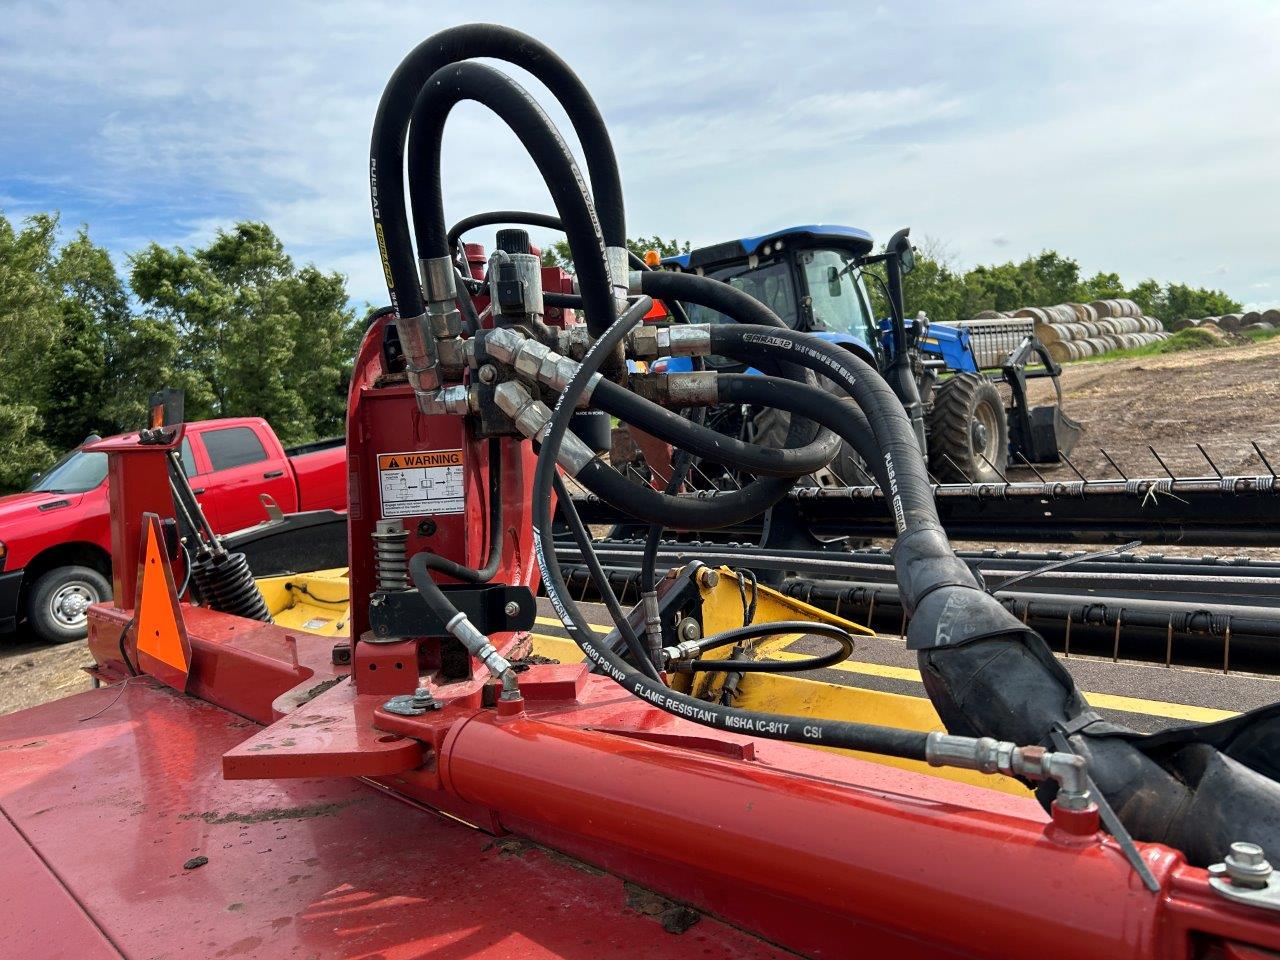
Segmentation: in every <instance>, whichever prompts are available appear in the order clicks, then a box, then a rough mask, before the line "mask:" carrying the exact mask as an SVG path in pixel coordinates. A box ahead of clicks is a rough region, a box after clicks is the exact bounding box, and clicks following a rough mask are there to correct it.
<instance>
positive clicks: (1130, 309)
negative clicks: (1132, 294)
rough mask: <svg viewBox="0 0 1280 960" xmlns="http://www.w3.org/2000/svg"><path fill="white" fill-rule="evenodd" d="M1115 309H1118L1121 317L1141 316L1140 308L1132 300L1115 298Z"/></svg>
mask: <svg viewBox="0 0 1280 960" xmlns="http://www.w3.org/2000/svg"><path fill="white" fill-rule="evenodd" d="M1116 309H1117V310H1119V311H1120V316H1122V317H1140V316H1142V308H1141V307H1140V306H1138V305H1137V303H1135V302H1134V301H1132V300H1127V299H1123V300H1117V301H1116Z"/></svg>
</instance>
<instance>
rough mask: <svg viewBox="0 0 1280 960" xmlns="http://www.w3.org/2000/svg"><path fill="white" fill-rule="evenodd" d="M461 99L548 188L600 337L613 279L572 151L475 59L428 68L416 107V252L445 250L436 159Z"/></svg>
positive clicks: (506, 81) (530, 104)
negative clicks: (491, 122)
mask: <svg viewBox="0 0 1280 960" xmlns="http://www.w3.org/2000/svg"><path fill="white" fill-rule="evenodd" d="M462 100H475V101H477V102H479V103H482V104H484V105H485V106H486V107H488V108H489V109H490V110H492V111H493V112H494V113H496V114H497V115H498V116H499V117H501V118H502V120H503V121H504V122H505V123H506V124H507V126H509V127H510V128H511V130H512V132H514V133H515V135H516V136H517V137H518V138H519V139H520V142H521V144H523V146H524V147H525V149H527V150H528V151H529V155H530V156H531V157H532V159H533V162H534V165H535V166H536V167H537V168H538V171H539V172H540V173H541V174H542V178H543V181H544V182H545V183H546V185H547V189H548V190H549V191H550V193H551V198H552V200H553V201H554V203H555V207H556V210H557V212H558V213H559V214H560V219H561V220H562V221H563V223H564V230H565V237H566V238H567V239H568V241H569V247H570V249H571V250H572V251H573V259H574V265H575V267H576V268H577V270H578V277H579V281H580V286H581V290H582V296H583V303H584V312H585V313H586V320H587V328H588V329H589V330H590V331H591V334H592V336H597V337H598V336H599V335H600V334H601V333H603V332H604V330H605V329H607V328H608V326H609V324H610V323H612V322H613V318H614V300H613V289H612V281H611V279H610V276H609V268H608V264H607V262H606V258H605V252H604V248H605V241H604V237H603V234H602V233H601V231H600V224H599V222H598V220H597V219H596V210H595V207H594V206H593V205H592V199H591V195H590V194H589V193H588V191H587V186H586V183H585V182H584V180H583V178H582V174H581V173H580V172H579V171H578V168H577V164H576V163H575V162H574V159H573V154H572V153H570V152H569V148H568V147H567V146H566V145H565V143H564V141H563V140H562V139H561V138H560V134H559V132H558V131H557V130H556V128H555V127H554V126H553V125H552V123H551V121H550V120H549V119H548V117H547V115H546V114H545V113H543V112H542V108H541V107H539V106H538V104H537V102H536V101H535V100H534V99H533V98H532V97H531V96H529V93H528V92H527V91H526V90H525V89H524V88H523V87H521V86H520V85H519V84H518V83H516V82H515V81H514V80H512V79H511V78H510V77H508V76H506V75H505V74H503V73H500V72H499V71H497V70H494V69H493V68H492V67H487V66H485V65H484V64H480V63H471V62H465V63H456V64H452V65H450V66H447V67H443V68H441V69H440V70H438V71H436V73H434V74H432V76H431V78H430V80H429V81H428V82H427V83H426V84H425V85H424V86H423V88H422V92H421V93H420V94H419V96H418V100H417V102H416V103H415V104H414V108H413V125H412V127H411V128H410V131H409V168H410V170H409V185H410V191H411V196H412V203H413V222H414V230H415V232H416V234H417V239H418V256H419V257H420V258H423V259H436V258H440V257H448V256H450V251H449V244H448V235H447V232H446V230H445V218H444V194H443V189H442V186H441V182H440V157H441V151H442V148H443V138H444V128H445V121H446V120H447V119H448V116H449V112H450V111H451V110H452V109H453V107H454V106H455V105H456V104H457V103H459V102H461V101H462Z"/></svg>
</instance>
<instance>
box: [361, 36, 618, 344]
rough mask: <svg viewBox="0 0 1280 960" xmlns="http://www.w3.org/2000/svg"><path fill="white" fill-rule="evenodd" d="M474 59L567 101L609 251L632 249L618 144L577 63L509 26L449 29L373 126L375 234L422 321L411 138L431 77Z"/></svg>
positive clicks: (428, 44) (398, 84) (385, 96)
mask: <svg viewBox="0 0 1280 960" xmlns="http://www.w3.org/2000/svg"><path fill="white" fill-rule="evenodd" d="M473 57H492V58H494V59H496V60H505V61H507V62H508V63H512V64H514V65H516V66H518V67H521V68H523V69H525V70H528V71H529V73H531V74H533V75H534V76H535V77H537V78H538V80H540V81H541V82H542V83H543V84H545V85H546V87H547V89H549V90H550V91H551V93H552V95H553V96H554V97H555V98H556V99H557V100H558V101H560V104H561V105H562V106H563V107H564V109H565V112H566V113H567V114H568V116H569V121H570V122H571V123H572V124H573V128H574V130H575V132H576V133H577V135H578V140H579V142H580V143H581V144H582V152H583V155H584V156H585V157H586V161H587V169H588V170H589V171H590V174H591V184H592V187H593V189H594V193H595V207H596V209H597V210H599V215H600V221H601V225H602V230H603V234H604V238H605V241H606V242H607V243H608V244H609V246H617V247H625V246H626V239H627V230H626V215H625V213H624V210H623V205H622V182H621V178H620V177H619V174H618V162H617V158H616V156H615V155H614V152H613V143H612V141H611V140H610V138H609V133H608V130H607V129H606V127H605V124H604V118H603V117H601V115H600V110H599V108H597V107H596V104H595V101H594V100H592V98H591V95H590V94H589V93H588V92H587V90H586V87H585V86H583V84H582V81H581V80H579V79H578V77H577V75H576V74H575V73H574V72H573V71H572V70H571V69H570V68H569V65H568V64H566V63H565V62H564V61H563V60H561V59H560V57H559V56H557V55H556V53H555V52H554V51H553V50H551V49H550V48H549V47H547V46H546V45H544V44H542V43H540V42H538V41H537V40H535V39H534V38H533V37H530V36H528V35H526V34H524V33H521V32H520V31H518V30H512V29H510V28H508V27H500V26H496V25H494V24H485V23H477V24H466V25H463V26H458V27H452V28H450V29H448V30H442V31H440V32H439V33H437V34H435V35H433V36H431V37H428V38H427V39H426V40H424V41H423V42H422V43H420V44H418V46H417V47H415V48H414V49H413V50H412V51H411V52H410V53H409V55H408V56H406V57H405V58H404V60H403V61H401V63H400V65H399V66H398V67H397V68H396V71H395V73H394V74H392V76H391V80H390V81H389V82H388V83H387V86H386V89H385V90H384V91H383V93H382V98H381V100H379V102H378V111H377V114H376V115H375V117H374V121H373V135H372V138H371V144H370V150H369V188H370V198H371V201H372V208H373V222H374V233H375V234H376V236H377V240H378V249H379V252H380V253H381V255H382V261H383V262H382V265H383V271H384V273H385V275H386V281H387V292H388V294H389V295H390V298H391V303H392V305H393V306H395V307H396V310H397V312H398V313H399V315H400V316H401V317H402V318H406V319H407V318H410V317H417V316H420V315H421V314H422V313H423V312H424V309H425V307H424V304H423V299H422V291H421V288H420V287H419V284H418V276H417V272H416V269H415V264H414V257H413V245H412V242H411V239H410V236H409V222H408V213H407V210H406V208H405V196H404V143H405V132H406V130H407V128H408V126H409V119H410V115H411V113H412V111H413V107H414V103H415V101H416V99H417V97H418V92H419V91H420V90H421V89H422V87H423V85H424V84H425V83H426V82H427V80H428V79H429V78H430V77H431V75H432V74H434V73H435V72H436V71H437V70H439V69H440V68H441V67H444V66H448V65H449V64H451V63H457V62H458V61H462V60H468V59H470V58H473ZM442 233H443V231H442ZM586 252H587V251H583V253H584V254H585V253H586ZM600 329H603V327H600Z"/></svg>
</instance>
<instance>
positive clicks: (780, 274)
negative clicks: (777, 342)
mask: <svg viewBox="0 0 1280 960" xmlns="http://www.w3.org/2000/svg"><path fill="white" fill-rule="evenodd" d="M707 275H708V276H709V277H711V278H712V279H713V280H719V281H721V282H723V283H727V284H729V286H731V287H736V288H738V289H739V290H741V291H742V292H743V293H747V294H750V295H751V296H753V297H755V298H756V299H757V300H759V301H760V302H761V303H763V304H764V305H765V306H766V307H768V308H769V309H770V310H772V311H773V312H774V313H776V314H777V315H778V316H779V318H781V320H782V322H783V323H785V324H786V325H787V326H788V327H792V328H794V327H795V325H796V316H797V315H798V310H797V304H796V291H795V285H794V284H793V283H792V281H791V266H790V264H788V263H787V262H786V261H785V260H774V261H773V262H771V263H766V264H764V265H763V266H758V267H756V268H755V269H754V270H753V269H751V267H750V266H749V265H748V264H745V263H739V264H735V265H733V266H730V267H721V268H720V269H718V270H713V271H710V272H709V273H708V274H707ZM687 309H688V311H689V321H690V322H691V323H727V322H728V318H727V317H725V316H724V314H722V313H719V312H717V311H715V310H711V309H709V308H707V307H700V306H698V305H696V304H692V303H691V304H688V305H687Z"/></svg>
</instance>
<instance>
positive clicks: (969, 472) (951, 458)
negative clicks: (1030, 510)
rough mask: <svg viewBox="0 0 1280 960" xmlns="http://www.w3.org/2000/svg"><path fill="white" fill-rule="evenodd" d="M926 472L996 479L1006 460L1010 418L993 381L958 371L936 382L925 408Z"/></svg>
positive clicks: (960, 479) (950, 478) (952, 478)
mask: <svg viewBox="0 0 1280 960" xmlns="http://www.w3.org/2000/svg"><path fill="white" fill-rule="evenodd" d="M928 428H929V430H928V433H929V472H930V473H932V474H933V475H934V476H935V477H937V478H938V479H939V480H942V481H947V482H952V483H964V482H966V480H972V481H973V482H974V483H1001V482H1002V481H1001V478H1000V474H1001V473H1003V472H1004V469H1005V467H1006V466H1007V465H1008V462H1009V420H1008V418H1007V417H1006V416H1005V412H1004V401H1003V400H1002V399H1001V397H1000V391H999V390H998V389H996V385H995V384H994V383H992V382H991V381H990V380H988V379H987V378H986V377H982V376H979V375H977V374H973V373H957V374H956V375H955V376H953V377H952V378H951V379H949V380H945V381H943V382H942V383H941V384H939V385H938V387H937V389H936V390H935V392H934V400H933V409H932V410H931V411H930V412H929V419H928Z"/></svg>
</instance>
